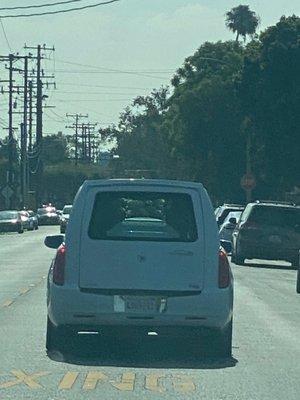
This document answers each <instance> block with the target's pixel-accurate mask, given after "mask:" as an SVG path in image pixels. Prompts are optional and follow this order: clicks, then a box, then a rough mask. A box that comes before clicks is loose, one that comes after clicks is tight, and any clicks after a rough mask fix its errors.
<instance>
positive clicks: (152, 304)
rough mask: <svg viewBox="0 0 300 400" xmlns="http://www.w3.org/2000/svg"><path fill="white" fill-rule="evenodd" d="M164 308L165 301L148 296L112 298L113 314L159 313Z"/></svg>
mask: <svg viewBox="0 0 300 400" xmlns="http://www.w3.org/2000/svg"><path fill="white" fill-rule="evenodd" d="M165 307H166V300H165V299H162V298H161V297H148V296H114V310H115V312H126V313H149V314H153V313H159V312H163V311H164V310H165Z"/></svg>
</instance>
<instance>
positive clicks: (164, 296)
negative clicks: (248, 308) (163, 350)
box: [45, 179, 233, 356]
mask: <svg viewBox="0 0 300 400" xmlns="http://www.w3.org/2000/svg"><path fill="white" fill-rule="evenodd" d="M45 244H46V245H47V246H48V247H50V248H58V250H57V254H56V257H55V259H54V260H53V263H52V265H51V268H50V272H49V277H48V295H47V305H48V324H47V342H46V347H47V350H48V351H51V350H61V351H63V350H64V349H65V348H66V346H67V345H68V343H70V341H71V338H72V335H76V334H77V333H78V332H82V331H89V332H90V331H97V332H100V333H101V334H103V335H105V334H108V335H110V336H112V335H116V336H117V335H120V334H121V333H130V334H132V332H134V333H137V332H138V333H145V334H147V333H148V332H150V331H155V332H156V333H157V334H158V335H164V334H176V333H179V332H180V335H183V334H186V335H187V336H188V335H191V336H196V337H199V338H200V339H199V340H202V342H203V341H204V342H205V340H206V339H208V341H207V343H210V344H209V345H210V346H213V347H214V348H215V350H217V351H218V354H220V355H222V356H230V355H231V340H232V313H233V278H232V273H231V270H230V266H229V263H228V260H227V255H226V253H225V251H224V250H223V249H222V248H221V247H220V240H219V235H218V228H217V223H216V220H215V216H214V211H213V208H212V205H211V202H210V199H209V197H208V195H207V192H206V190H205V189H204V188H203V186H202V185H201V184H198V183H191V182H180V181H167V180H146V179H142V180H138V179H137V180H132V179H126V180H97V181H86V182H85V183H84V184H83V186H82V187H81V188H80V190H79V192H78V193H77V196H76V198H75V202H74V205H73V209H72V213H71V216H70V220H69V224H68V230H67V234H66V238H65V242H64V236H62V235H57V236H47V237H46V239H45Z"/></svg>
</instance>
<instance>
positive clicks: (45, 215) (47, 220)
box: [37, 207, 59, 225]
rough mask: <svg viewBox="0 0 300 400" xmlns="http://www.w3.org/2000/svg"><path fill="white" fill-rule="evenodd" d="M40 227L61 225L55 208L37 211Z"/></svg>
mask: <svg viewBox="0 0 300 400" xmlns="http://www.w3.org/2000/svg"><path fill="white" fill-rule="evenodd" d="M37 215H38V221H39V225H59V216H58V215H57V212H56V209H55V207H43V208H38V210H37Z"/></svg>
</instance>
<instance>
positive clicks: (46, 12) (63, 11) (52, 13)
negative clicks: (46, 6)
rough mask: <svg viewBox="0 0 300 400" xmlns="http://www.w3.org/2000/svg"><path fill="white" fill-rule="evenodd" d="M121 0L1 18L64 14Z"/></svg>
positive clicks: (116, 0)
mask: <svg viewBox="0 0 300 400" xmlns="http://www.w3.org/2000/svg"><path fill="white" fill-rule="evenodd" d="M119 1H121V0H108V1H104V2H102V3H96V4H90V5H87V6H82V7H74V8H69V9H66V10H56V11H45V12H42V13H32V14H16V15H2V16H0V17H1V18H27V17H39V16H43V15H54V14H62V13H68V12H71V11H81V10H86V9H88V8H95V7H100V6H104V5H107V4H111V3H116V2H119Z"/></svg>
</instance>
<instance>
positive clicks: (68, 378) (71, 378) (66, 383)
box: [58, 372, 79, 390]
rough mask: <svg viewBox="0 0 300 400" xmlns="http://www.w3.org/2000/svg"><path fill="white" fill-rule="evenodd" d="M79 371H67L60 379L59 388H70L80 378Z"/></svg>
mask: <svg viewBox="0 0 300 400" xmlns="http://www.w3.org/2000/svg"><path fill="white" fill-rule="evenodd" d="M78 375H79V372H67V373H66V375H65V376H64V377H63V378H62V380H61V381H60V384H59V386H58V389H64V390H70V389H72V387H73V385H74V383H75V382H76V380H77V378H78Z"/></svg>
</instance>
